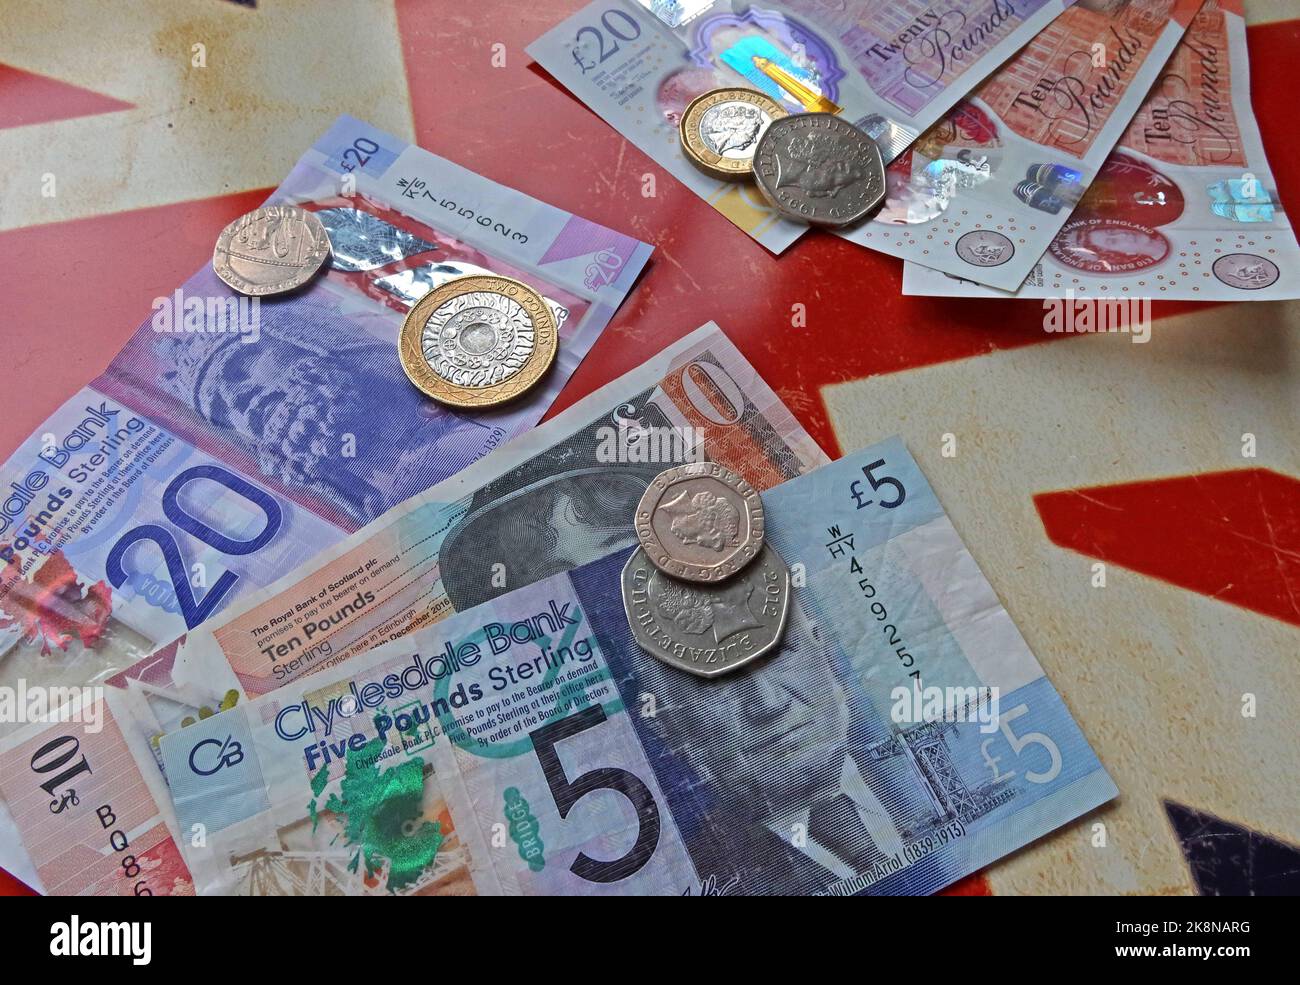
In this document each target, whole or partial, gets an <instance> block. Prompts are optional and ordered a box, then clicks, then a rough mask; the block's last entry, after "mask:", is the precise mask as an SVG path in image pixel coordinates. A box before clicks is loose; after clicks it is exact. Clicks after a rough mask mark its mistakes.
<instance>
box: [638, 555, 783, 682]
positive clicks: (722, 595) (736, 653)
mask: <svg viewBox="0 0 1300 985" xmlns="http://www.w3.org/2000/svg"><path fill="white" fill-rule="evenodd" d="M622 584H623V610H624V611H625V612H626V613H627V621H628V625H629V626H630V627H631V629H632V636H633V637H634V638H635V639H636V641H637V643H638V644H639V645H640V646H641V648H642V649H644V650H645V651H646V652H647V653H649V654H651V655H652V656H655V657H658V658H659V659H660V660H662V661H663V662H664V663H666V664H669V665H670V666H673V667H676V668H678V669H679V670H684V671H687V672H689V673H692V674H698V675H699V676H701V677H717V676H719V675H720V674H725V673H728V672H729V671H733V670H736V669H738V668H740V667H743V666H745V664H748V663H752V662H753V661H755V660H757V659H758V658H759V657H761V656H763V655H764V654H766V653H769V652H771V651H772V650H773V649H775V648H776V647H777V646H778V645H779V644H780V642H781V634H782V633H784V632H785V622H786V617H787V616H788V615H789V612H790V569H789V568H787V567H786V566H785V562H784V561H782V560H781V558H780V556H779V555H778V554H777V553H776V551H774V550H772V548H771V547H768V546H764V547H763V549H762V551H760V552H759V555H758V557H757V558H756V559H755V560H754V563H753V564H751V565H750V566H749V567H748V568H746V569H745V570H744V571H743V572H742V573H741V574H739V575H738V576H737V577H735V578H732V579H730V580H729V581H725V582H722V583H721V584H713V585H702V584H699V583H698V582H690V581H682V580H681V579H680V578H673V577H672V576H670V575H666V574H664V573H663V572H662V571H660V570H659V569H658V568H656V567H655V566H654V565H653V564H651V563H650V558H649V557H648V556H647V555H646V552H645V551H643V550H640V549H638V550H636V551H635V552H634V553H633V554H632V556H631V557H630V558H628V561H627V564H626V565H625V566H624V568H623V577H622Z"/></svg>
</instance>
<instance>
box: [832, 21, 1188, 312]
mask: <svg viewBox="0 0 1300 985" xmlns="http://www.w3.org/2000/svg"><path fill="white" fill-rule="evenodd" d="M1199 5H1200V0H1084V2H1080V3H1076V4H1075V5H1074V6H1072V7H1071V8H1070V9H1069V10H1067V11H1066V12H1065V13H1064V14H1062V15H1061V16H1060V17H1059V18H1057V19H1056V20H1055V21H1053V22H1052V23H1051V24H1050V25H1049V26H1048V27H1047V28H1045V29H1044V30H1043V31H1042V32H1040V33H1039V34H1038V35H1037V36H1036V37H1035V38H1034V39H1033V41H1031V42H1030V43H1029V44H1028V45H1027V46H1026V47H1025V48H1024V49H1022V50H1021V51H1020V52H1018V53H1017V54H1016V56H1015V57H1014V58H1012V59H1011V60H1010V61H1009V62H1007V63H1006V64H1005V65H1003V66H1002V67H1001V68H1000V69H999V70H998V71H997V73H996V74H994V75H993V76H992V77H990V78H989V79H988V81H986V82H985V83H984V84H983V85H982V86H980V88H978V89H977V90H976V91H975V92H974V93H973V94H972V95H971V96H970V97H968V98H967V99H966V100H965V101H964V102H962V103H961V104H959V105H958V106H957V107H956V108H955V109H953V110H952V111H951V112H950V113H948V115H947V116H946V117H944V119H942V120H941V121H939V122H938V123H937V124H935V125H934V126H933V127H931V128H930V129H929V130H928V131H927V132H926V133H924V134H922V135H921V137H920V138H919V139H918V140H917V141H916V143H915V144H914V145H913V146H912V148H911V149H910V150H909V151H908V152H907V153H905V154H903V155H902V156H900V157H899V158H898V159H897V160H895V161H894V162H893V164H892V165H891V166H890V167H889V170H888V181H887V193H886V195H887V197H886V202H885V205H884V207H883V208H882V209H881V211H880V212H879V213H878V214H877V215H876V216H875V218H873V219H872V220H870V221H869V222H867V223H865V224H863V225H861V226H857V227H854V228H852V229H849V230H845V231H843V232H842V233H841V235H843V236H845V237H846V238H848V239H850V240H852V241H853V242H855V243H860V244H862V245H864V246H869V247H871V248H873V249H878V250H882V251H884V252H886V253H890V254H893V255H894V256H899V257H903V258H904V259H906V260H911V261H915V262H916V263H920V264H923V265H925V266H928V267H932V268H934V269H936V270H941V271H945V272H947V273H951V274H955V275H957V276H961V277H965V278H968V279H970V280H975V281H978V282H980V283H983V284H989V285H991V286H994V287H998V288H1001V289H1004V290H1011V289H1014V288H1016V287H1018V286H1019V285H1020V283H1021V282H1022V281H1023V280H1024V279H1025V277H1026V276H1027V275H1028V274H1029V272H1030V270H1031V269H1032V268H1033V266H1034V264H1035V262H1036V261H1037V260H1038V258H1039V257H1040V256H1041V255H1042V253H1043V251H1044V250H1045V249H1047V246H1048V244H1049V243H1051V241H1052V238H1053V237H1054V236H1055V235H1056V233H1057V231H1058V230H1059V229H1060V228H1061V227H1062V226H1063V225H1064V224H1065V223H1066V222H1067V220H1068V219H1069V217H1070V213H1071V211H1072V210H1073V209H1074V207H1075V206H1076V205H1077V204H1078V203H1079V201H1080V199H1081V198H1082V196H1083V194H1084V192H1085V191H1086V190H1087V188H1088V186H1089V185H1090V184H1091V183H1092V181H1093V180H1094V179H1095V178H1096V176H1097V174H1098V173H1099V171H1100V169H1101V166H1102V164H1103V162H1104V161H1105V159H1106V156H1107V155H1108V154H1109V153H1110V151H1111V149H1112V148H1113V147H1114V146H1115V144H1116V142H1117V141H1118V140H1119V139H1120V137H1121V136H1122V135H1123V133H1124V129H1125V127H1127V126H1128V124H1129V122H1130V120H1131V119H1132V118H1133V114H1134V113H1135V112H1136V111H1137V108H1138V106H1139V105H1140V104H1141V102H1142V100H1143V98H1144V97H1145V96H1146V93H1147V92H1148V90H1149V89H1150V87H1151V85H1152V84H1153V83H1154V82H1155V80H1156V78H1157V76H1158V75H1159V73H1160V69H1161V67H1162V66H1163V65H1164V63H1165V61H1166V60H1167V59H1168V58H1169V56H1170V55H1171V54H1172V53H1173V51H1174V48H1175V47H1176V45H1177V44H1178V41H1179V39H1180V38H1181V37H1182V34H1183V31H1184V30H1185V28H1186V27H1187V25H1188V23H1189V22H1190V21H1191V18H1192V16H1193V14H1195V12H1196V10H1197V8H1198V7H1199Z"/></svg>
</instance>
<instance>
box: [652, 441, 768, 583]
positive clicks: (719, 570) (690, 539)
mask: <svg viewBox="0 0 1300 985" xmlns="http://www.w3.org/2000/svg"><path fill="white" fill-rule="evenodd" d="M634 526H635V528H636V536H637V540H638V541H640V543H641V547H642V548H643V549H644V550H645V552H646V554H647V555H648V556H649V558H650V561H651V563H652V564H654V566H655V567H657V568H659V569H660V570H662V571H665V572H667V573H668V574H670V575H673V576H674V577H676V578H682V579H685V580H686V581H699V582H712V581H723V580H724V579H727V578H730V577H731V576H732V575H734V574H736V573H737V572H738V571H740V570H741V569H742V568H743V567H745V565H747V564H749V562H750V561H752V560H754V558H755V557H756V556H757V555H758V552H759V550H760V549H761V548H762V546H763V501H762V500H761V499H759V497H758V490H757V489H755V488H754V487H753V486H751V485H750V484H749V483H748V482H746V481H745V480H744V479H742V478H741V477H740V476H738V475H736V473H734V472H732V471H731V470H730V469H727V468H724V467H723V466H721V465H718V464H717V463H716V462H698V463H692V464H690V465H677V466H675V467H673V468H671V469H667V470H666V471H663V472H660V473H659V474H658V475H657V476H655V477H654V479H653V480H652V481H651V482H650V485H649V487H648V488H647V489H646V491H645V494H644V495H643V496H642V497H641V502H639V503H638V504H637V507H636V517H635V521H634Z"/></svg>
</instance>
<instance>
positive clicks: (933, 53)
mask: <svg viewBox="0 0 1300 985" xmlns="http://www.w3.org/2000/svg"><path fill="white" fill-rule="evenodd" d="M1241 2H1242V0H1027V2H1016V3H1010V2H1005V0H956V2H953V3H948V4H945V5H943V6H942V7H935V6H933V5H930V4H926V3H921V2H906V3H899V2H897V0H855V2H853V3H832V2H828V0H770V2H765V3H763V4H749V3H743V2H739V0H736V2H732V0H616V2H613V3H610V2H606V0H600V2H597V3H592V4H591V5H590V6H588V7H586V8H585V9H583V10H581V11H580V12H578V13H577V14H575V15H574V16H573V17H571V18H569V19H568V20H567V21H565V22H563V23H562V24H559V25H558V26H556V27H555V28H554V29H552V30H551V31H550V32H548V33H547V34H546V35H544V36H543V37H542V38H540V39H539V40H538V41H536V42H535V43H534V44H533V45H532V46H531V47H530V48H529V51H530V53H531V54H532V55H533V57H534V58H536V60H537V61H538V62H539V63H540V64H541V65H542V66H543V67H544V68H545V69H546V70H547V71H548V72H550V73H551V74H552V75H553V76H554V77H555V78H556V79H558V80H559V81H560V82H561V83H563V84H564V85H565V86H566V87H567V88H568V89H569V90H570V91H571V92H573V93H574V94H575V95H576V96H578V98H580V99H582V100H583V101H584V102H585V103H586V104H587V105H588V106H590V107H591V108H592V109H593V110H594V111H595V112H596V113H598V114H599V115H600V116H601V117H603V118H604V119H605V120H606V121H607V122H609V123H610V124H611V125H612V126H614V127H615V128H616V129H618V130H619V132H621V133H622V134H623V135H624V136H625V137H627V138H628V139H629V140H631V141H633V142H634V143H636V144H637V146H638V147H640V148H641V149H642V150H643V151H644V152H645V153H647V154H648V155H650V156H651V157H652V158H654V160H655V161H657V162H658V163H659V164H660V165H661V166H663V167H664V168H665V169H667V170H668V171H670V172H671V173H672V174H673V175H675V176H676V177H677V178H678V179H680V180H681V181H682V182H683V183H685V184H686V185H687V186H688V187H690V188H691V189H693V190H694V191H695V192H696V193H698V194H699V195H701V196H702V197H703V198H705V199H706V200H707V201H708V202H709V203H710V204H712V205H713V206H714V207H715V208H716V209H717V210H718V211H719V212H721V213H722V214H723V215H725V216H726V217H727V218H728V219H730V220H731V221H732V222H733V223H735V224H736V225H737V226H739V227H740V228H741V229H743V230H744V231H745V232H747V233H749V235H751V236H752V237H754V238H755V239H756V240H757V241H758V242H760V243H761V244H763V245H764V246H765V247H767V248H768V249H769V250H771V251H773V252H774V253H780V252H782V251H783V250H784V249H785V248H786V247H788V246H789V245H790V244H791V243H793V242H794V241H795V240H796V239H798V238H799V237H800V236H802V235H803V234H804V233H805V232H806V231H807V229H808V227H809V226H810V225H823V226H832V227H835V232H836V233H837V235H840V236H843V237H845V238H847V239H849V240H851V241H852V242H854V243H858V244H860V245H862V246H866V247H869V248H871V249H875V250H879V251H881V252H884V253H887V254H890V255H892V256H897V257H901V258H902V259H903V260H904V261H905V277H904V291H905V292H906V293H915V294H931V295H936V294H938V295H954V296H962V297H1010V296H1017V297H1039V298H1041V297H1053V298H1059V297H1062V296H1065V295H1067V294H1068V295H1077V296H1078V297H1080V298H1098V297H1105V298H1116V297H1125V296H1129V297H1143V298H1148V299H1205V300H1266V299H1277V298H1295V297H1300V246H1297V242H1296V237H1295V233H1294V231H1293V230H1292V228H1291V225H1290V223H1289V221H1288V220H1287V217H1286V215H1285V213H1284V212H1283V210H1282V207H1281V204H1280V203H1279V202H1278V199H1277V194H1276V190H1275V186H1274V184H1273V179H1272V175H1271V172H1270V171H1269V168H1268V162H1267V160H1266V158H1265V156H1264V150H1263V146H1262V143H1261V141H1260V136H1259V132H1258V128H1257V126H1256V124H1255V121H1254V118H1253V115H1252V113H1251V108H1250V99H1249V91H1250V90H1249V78H1248V64H1247V56H1246V34H1245V23H1244V19H1243V14H1242V6H1241ZM678 132H680V137H678ZM872 142H874V144H875V145H876V147H875V149H873V150H872V152H871V153H870V154H867V153H864V152H863V149H862V148H863V146H864V144H868V143H872ZM877 150H878V153H879V160H880V162H883V164H884V165H886V166H887V167H886V168H884V169H883V171H882V170H878V168H879V165H878V164H877V161H876V157H875V152H876V151H877ZM749 175H752V177H753V178H754V181H755V183H756V191H757V193H755V190H752V189H751V187H750V186H749V185H747V184H742V183H739V182H737V181H736V180H735V179H736V178H740V177H746V176H749Z"/></svg>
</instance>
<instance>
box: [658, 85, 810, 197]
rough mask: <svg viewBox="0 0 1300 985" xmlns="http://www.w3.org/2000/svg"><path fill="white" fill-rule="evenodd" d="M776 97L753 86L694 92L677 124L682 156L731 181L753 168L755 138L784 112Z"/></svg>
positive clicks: (756, 140)
mask: <svg viewBox="0 0 1300 985" xmlns="http://www.w3.org/2000/svg"><path fill="white" fill-rule="evenodd" d="M785 115H786V113H785V110H783V109H782V108H781V107H780V106H779V105H777V103H776V101H775V100H774V99H772V98H770V97H769V96H767V95H765V94H764V93H761V92H755V91H754V90H753V89H737V88H727V89H714V90H712V91H711V92H706V93H704V94H703V95H702V96H697V97H696V98H695V99H693V100H692V101H691V104H690V105H689V106H687V107H686V112H685V113H683V114H682V122H681V126H680V128H679V130H680V135H681V139H682V150H683V151H685V152H686V158H687V160H689V161H690V162H691V163H692V164H694V165H695V166H696V167H697V168H699V169H700V170H701V171H703V172H704V173H705V174H707V175H708V176H709V177H711V178H720V179H722V180H723V181H735V180H738V179H744V178H748V177H749V176H750V175H751V174H753V172H754V151H755V149H756V148H757V147H758V138H759V137H761V136H762V135H763V131H765V130H766V129H767V127H768V124H770V123H771V122H772V121H773V120H776V119H780V118H781V117H783V116H785Z"/></svg>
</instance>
